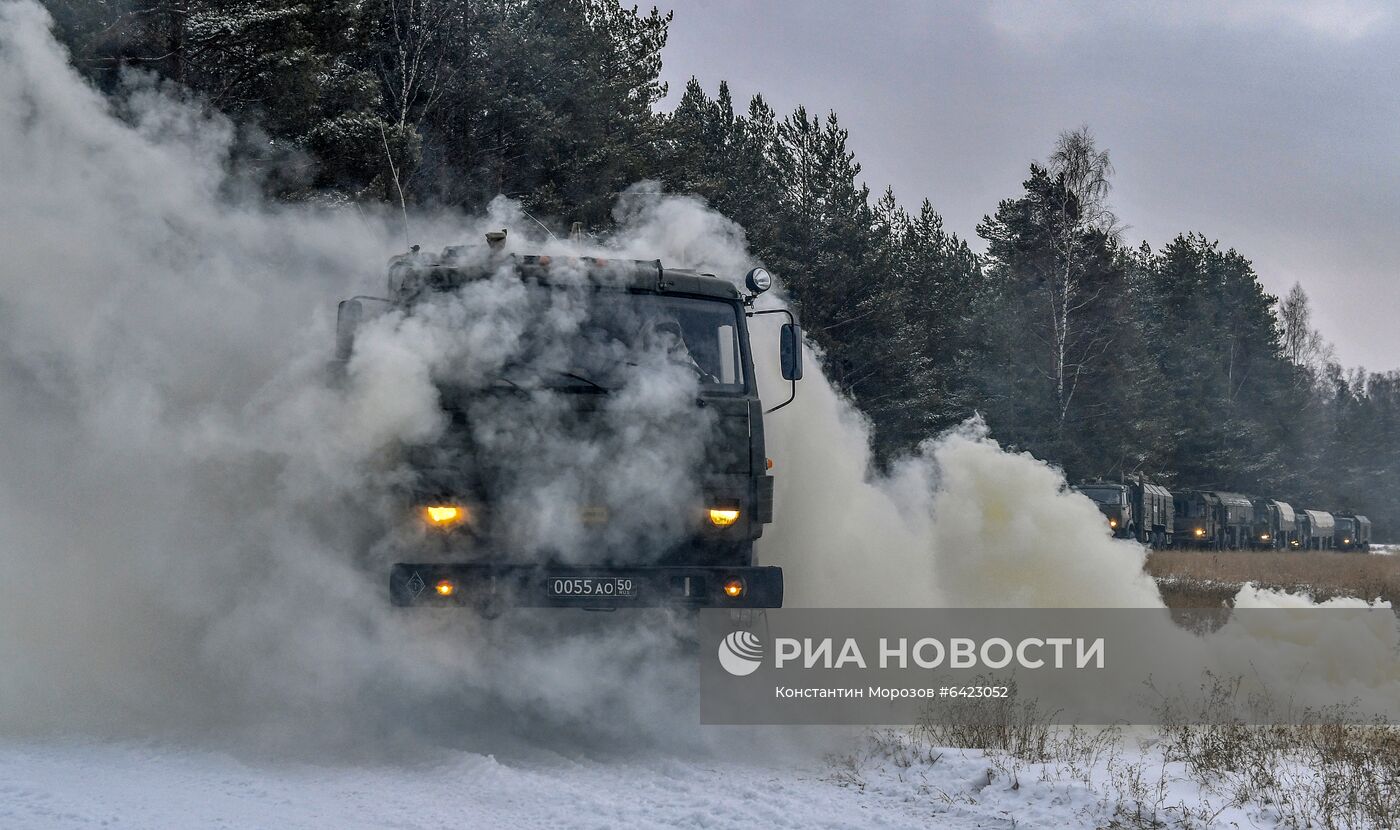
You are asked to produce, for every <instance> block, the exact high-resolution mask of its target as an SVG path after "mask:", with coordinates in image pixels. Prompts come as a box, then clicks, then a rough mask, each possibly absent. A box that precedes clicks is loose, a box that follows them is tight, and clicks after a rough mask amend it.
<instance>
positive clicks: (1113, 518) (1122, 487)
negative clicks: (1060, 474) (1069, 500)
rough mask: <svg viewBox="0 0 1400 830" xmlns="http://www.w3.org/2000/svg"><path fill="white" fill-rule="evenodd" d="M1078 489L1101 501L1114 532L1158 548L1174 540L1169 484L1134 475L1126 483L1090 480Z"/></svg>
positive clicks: (1103, 510) (1102, 508) (1095, 500)
mask: <svg viewBox="0 0 1400 830" xmlns="http://www.w3.org/2000/svg"><path fill="white" fill-rule="evenodd" d="M1074 490H1076V491H1077V492H1080V493H1083V494H1084V495H1086V496H1088V497H1089V498H1090V499H1092V500H1093V501H1094V503H1095V504H1096V505H1098V508H1099V512H1100V513H1103V514H1104V518H1105V519H1107V520H1108V527H1109V529H1110V530H1112V531H1113V535H1114V536H1116V537H1118V538H1120V539H1136V540H1137V541H1139V542H1142V543H1143V544H1145V545H1152V546H1153V547H1158V548H1160V547H1165V546H1166V545H1167V543H1168V542H1170V541H1171V537H1172V530H1173V526H1174V524H1173V511H1172V494H1171V493H1170V492H1169V491H1168V490H1167V489H1166V488H1165V487H1160V486H1158V485H1156V484H1151V483H1149V482H1147V481H1143V480H1141V479H1139V478H1135V477H1134V478H1128V479H1127V480H1126V481H1125V482H1124V483H1122V484H1115V483H1112V482H1103V481H1088V482H1084V483H1083V484H1078V485H1076V486H1075V487H1074Z"/></svg>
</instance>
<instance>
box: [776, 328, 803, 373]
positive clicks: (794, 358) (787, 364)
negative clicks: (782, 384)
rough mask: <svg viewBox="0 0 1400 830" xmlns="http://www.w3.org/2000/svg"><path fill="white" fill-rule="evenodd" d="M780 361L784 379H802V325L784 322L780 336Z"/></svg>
mask: <svg viewBox="0 0 1400 830" xmlns="http://www.w3.org/2000/svg"><path fill="white" fill-rule="evenodd" d="M778 363H779V365H780V366H781V367H782V370H783V380H802V327H801V326H798V325H797V324H795V323H784V324H783V328H782V332H781V334H779V336H778Z"/></svg>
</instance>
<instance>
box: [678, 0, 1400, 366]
mask: <svg viewBox="0 0 1400 830" xmlns="http://www.w3.org/2000/svg"><path fill="white" fill-rule="evenodd" d="M663 7H664V6H663ZM675 11H676V18H675V21H674V22H673V23H672V26H671V39H670V43H669V45H668V46H667V48H666V52H665V60H666V67H665V71H664V75H665V78H666V80H668V81H670V83H671V97H670V102H671V103H672V104H673V103H674V101H675V99H676V98H678V97H679V95H680V92H681V91H682V90H683V88H684V85H685V82H686V80H687V79H688V78H689V77H690V76H691V75H695V76H696V77H698V78H699V79H700V81H701V82H702V83H703V84H704V85H705V88H706V90H707V91H708V92H709V93H710V94H711V95H713V94H714V92H715V90H716V87H717V86H718V83H719V81H720V80H722V79H723V80H728V81H729V83H730V88H731V90H732V91H733V93H734V96H735V99H736V101H737V106H739V107H744V106H746V105H747V102H748V99H749V97H750V96H751V95H752V94H753V93H755V92H762V93H763V95H764V96H765V97H766V98H767V99H768V101H769V103H770V104H771V105H772V106H773V107H774V109H776V110H777V111H778V112H779V114H780V115H782V114H786V113H787V112H788V111H790V110H791V108H792V107H794V106H796V105H798V104H805V105H806V106H807V107H808V109H809V110H812V111H816V112H819V113H825V112H826V111H827V110H828V109H834V110H836V112H837V114H838V115H839V116H840V118H841V121H842V123H843V125H844V126H845V127H846V128H847V129H849V130H850V133H851V148H852V149H853V150H854V151H855V152H856V154H857V160H858V161H860V162H861V163H862V164H863V165H864V168H865V170H864V176H865V178H866V182H867V184H869V185H870V187H871V189H872V190H873V191H879V190H882V189H883V188H884V186H885V185H886V184H889V185H893V186H894V188H895V194H896V195H897V196H898V197H899V198H900V200H901V201H902V202H904V203H905V204H906V206H909V207H917V205H918V203H919V201H920V200H922V199H924V198H925V197H927V198H928V199H929V200H930V201H931V202H932V203H933V205H934V207H935V208H936V209H937V210H938V211H939V212H940V213H941V214H942V215H943V218H944V220H945V221H946V223H947V225H948V227H949V228H951V229H952V230H954V231H956V232H957V233H959V234H960V235H963V236H965V237H967V238H968V239H969V240H970V241H972V242H973V244H974V246H975V247H976V248H977V249H978V250H981V249H982V244H981V242H980V240H977V239H976V237H975V233H974V231H973V228H974V226H975V225H976V224H977V222H978V221H979V220H980V219H981V218H982V216H983V215H985V214H988V213H991V212H993V211H994V210H995V208H996V204H997V201H998V200H1000V199H1003V198H1008V197H1014V196H1015V195H1017V193H1018V192H1019V190H1020V183H1021V181H1023V180H1024V179H1025V177H1026V166H1027V164H1028V163H1029V162H1030V161H1031V160H1032V159H1043V158H1045V157H1046V156H1047V155H1048V154H1049V151H1050V148H1051V147H1052V146H1053V144H1054V141H1055V137H1056V135H1057V134H1058V133H1059V132H1060V131H1061V130H1064V129H1067V128H1072V127H1075V126H1078V125H1080V124H1088V125H1089V126H1090V128H1091V129H1092V130H1093V131H1094V133H1095V135H1096V136H1097V137H1098V140H1099V144H1100V146H1102V147H1106V148H1107V149H1108V150H1109V151H1110V152H1111V153H1112V158H1113V163H1114V166H1115V167H1116V168H1117V175H1116V176H1115V178H1114V191H1113V194H1112V202H1113V205H1114V208H1115V210H1116V212H1117V213H1118V215H1119V216H1120V217H1121V219H1122V220H1123V221H1124V222H1125V223H1126V224H1127V225H1128V226H1129V227H1128V230H1127V232H1126V234H1125V237H1126V239H1127V240H1128V241H1130V242H1133V243H1136V242H1138V241H1140V240H1143V239H1145V240H1147V241H1149V242H1150V243H1152V245H1153V247H1154V248H1156V247H1161V246H1162V245H1163V244H1165V243H1166V242H1168V241H1170V239H1171V238H1172V237H1173V236H1175V235H1176V234H1177V233H1179V232H1185V231H1200V232H1202V233H1204V234H1206V235H1207V236H1208V237H1210V238H1212V239H1218V240H1220V242H1221V244H1222V246H1224V247H1227V248H1229V247H1233V248H1236V249H1238V250H1239V251H1240V252H1241V253H1242V254H1244V255H1245V256H1247V257H1249V258H1250V259H1252V260H1253V261H1254V264H1255V268H1256V270H1257V271H1258V272H1259V275H1260V277H1261V279H1262V280H1263V282H1264V285H1265V286H1266V288H1268V290H1269V291H1271V292H1272V293H1275V294H1280V293H1282V292H1285V291H1287V290H1288V288H1289V286H1291V285H1292V284H1293V282H1294V281H1295V280H1296V281H1300V282H1302V284H1303V287H1304V288H1305V289H1306V290H1307V292H1308V294H1309V295H1310V297H1311V298H1312V301H1313V306H1314V315H1315V323H1316V325H1317V326H1318V327H1319V328H1321V329H1322V331H1323V334H1324V335H1325V336H1326V337H1327V338H1328V339H1329V340H1331V341H1332V342H1333V343H1334V344H1335V345H1336V347H1337V352H1338V356H1339V357H1340V359H1341V361H1342V362H1343V363H1344V364H1346V365H1348V366H1354V365H1357V364H1362V365H1365V366H1366V367H1367V368H1369V369H1393V368H1400V9H1397V8H1396V7H1395V6H1394V5H1392V4H1388V3H1384V2H1378V0H1273V1H1272V2H1269V0H1252V1H1251V2H1239V3H1234V4H1227V3H1219V2H1214V3H1213V2H1196V1H1195V0H1186V2H1176V3H1133V2H1102V3H1100V2H1084V3H1075V4H1052V3H1049V2H1044V3H1032V2H1024V3H1022V2H991V3H987V4H978V3H958V2H948V3H942V2H931V1H925V0H907V2H879V3H854V2H852V3H837V2H826V3H822V4H820V5H818V4H817V3H812V2H801V0H762V2H760V0H689V2H685V3H680V4H676V6H675Z"/></svg>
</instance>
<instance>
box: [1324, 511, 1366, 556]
mask: <svg viewBox="0 0 1400 830" xmlns="http://www.w3.org/2000/svg"><path fill="white" fill-rule="evenodd" d="M1336 520H1337V529H1336V533H1335V535H1334V537H1333V538H1334V540H1335V541H1336V543H1337V549H1338V550H1362V551H1364V550H1370V548H1371V520H1370V519H1368V518H1366V517H1365V516H1362V515H1361V514H1359V513H1338V514H1337V515H1336Z"/></svg>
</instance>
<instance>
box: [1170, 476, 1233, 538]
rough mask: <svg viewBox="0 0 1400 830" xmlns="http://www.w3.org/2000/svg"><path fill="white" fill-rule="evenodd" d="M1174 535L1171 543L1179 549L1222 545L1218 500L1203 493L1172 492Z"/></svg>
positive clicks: (1212, 495) (1194, 491)
mask: <svg viewBox="0 0 1400 830" xmlns="http://www.w3.org/2000/svg"><path fill="white" fill-rule="evenodd" d="M1172 497H1173V498H1172V502H1173V508H1174V511H1175V533H1174V534H1173V539H1172V544H1174V545H1175V546H1176V547H1179V548H1213V549H1215V550H1220V549H1221V548H1222V547H1223V546H1224V541H1225V538H1224V534H1223V533H1222V532H1221V523H1220V514H1221V507H1220V498H1219V497H1218V496H1217V495H1216V494H1214V493H1212V492H1208V491H1205V490H1177V491H1173V493H1172Z"/></svg>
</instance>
